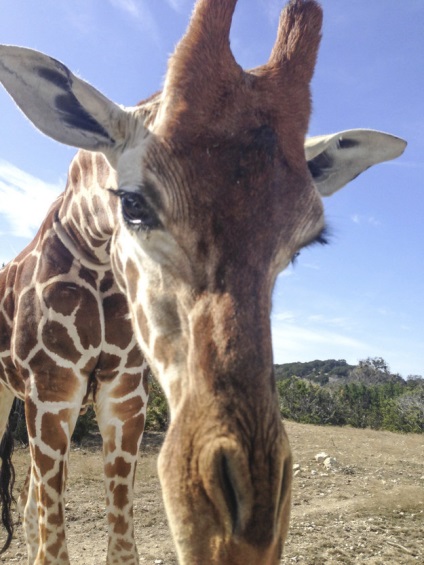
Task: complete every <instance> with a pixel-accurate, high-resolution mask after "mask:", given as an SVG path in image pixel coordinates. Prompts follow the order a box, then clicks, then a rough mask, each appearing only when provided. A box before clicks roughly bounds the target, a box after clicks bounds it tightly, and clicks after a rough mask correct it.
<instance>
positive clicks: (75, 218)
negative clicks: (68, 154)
mask: <svg viewBox="0 0 424 565" xmlns="http://www.w3.org/2000/svg"><path fill="white" fill-rule="evenodd" d="M115 187H116V176H115V172H114V171H113V169H112V168H111V167H110V166H109V164H108V163H107V161H106V159H105V158H104V157H103V156H102V155H101V154H100V153H89V152H87V151H79V152H78V153H77V155H76V156H75V158H74V159H73V161H72V163H71V166H70V168H69V175H68V182H67V186H66V190H65V192H64V194H63V197H62V201H61V204H60V206H59V208H58V210H57V213H56V214H55V220H54V223H53V229H54V230H55V232H56V234H57V236H58V237H59V239H60V241H61V242H62V244H63V245H64V246H65V247H66V248H67V249H68V250H69V251H70V252H71V254H72V255H73V256H74V257H75V258H77V259H78V260H79V261H80V262H81V264H82V265H84V266H85V267H87V268H89V269H94V270H99V269H100V270H106V269H110V245H111V238H112V234H113V226H114V224H115V222H116V220H115V214H116V206H117V201H116V197H115V196H113V195H112V194H110V195H109V194H108V191H107V189H109V188H115Z"/></svg>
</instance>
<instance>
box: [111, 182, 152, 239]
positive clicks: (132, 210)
mask: <svg viewBox="0 0 424 565" xmlns="http://www.w3.org/2000/svg"><path fill="white" fill-rule="evenodd" d="M115 193H116V194H117V195H118V196H119V198H120V199H121V206H122V215H123V217H124V220H125V222H126V223H127V224H128V225H129V226H130V227H132V228H137V229H142V230H152V229H157V228H159V227H160V225H161V224H160V221H159V219H158V217H157V215H156V213H155V212H154V211H153V210H152V207H151V206H150V205H149V204H148V203H147V202H146V200H145V199H144V197H143V195H142V194H140V193H138V192H128V191H125V190H117V191H115Z"/></svg>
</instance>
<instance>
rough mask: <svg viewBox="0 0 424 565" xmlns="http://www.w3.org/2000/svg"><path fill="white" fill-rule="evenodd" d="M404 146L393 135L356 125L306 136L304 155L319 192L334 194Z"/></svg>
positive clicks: (392, 157)
mask: <svg viewBox="0 0 424 565" xmlns="http://www.w3.org/2000/svg"><path fill="white" fill-rule="evenodd" d="M405 147H406V141H404V140H403V139H400V138H399V137H395V136H394V135H390V134H388V133H383V132H381V131H374V130H369V129H353V130H347V131H342V132H339V133H333V134H330V135H322V136H318V137H310V138H309V139H306V141H305V155H306V160H307V162H308V167H309V170H310V171H311V174H312V177H313V179H314V182H315V185H316V187H317V189H318V190H319V192H320V194H321V195H322V196H331V194H333V193H334V192H336V191H337V190H339V189H340V188H342V187H343V186H345V184H347V183H348V182H350V181H351V180H353V179H354V178H356V177H357V176H358V175H360V174H361V173H362V172H364V171H365V170H366V169H368V168H369V167H371V166H372V165H376V164H377V163H382V162H383V161H390V160H391V159H396V157H399V156H400V155H402V153H403V152H404V150H405Z"/></svg>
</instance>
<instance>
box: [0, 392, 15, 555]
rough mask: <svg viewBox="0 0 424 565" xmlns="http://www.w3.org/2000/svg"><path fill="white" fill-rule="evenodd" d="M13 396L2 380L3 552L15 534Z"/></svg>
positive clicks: (0, 498)
mask: <svg viewBox="0 0 424 565" xmlns="http://www.w3.org/2000/svg"><path fill="white" fill-rule="evenodd" d="M13 398H14V396H13V394H12V393H11V392H10V391H9V390H8V389H7V388H6V387H5V386H4V385H3V384H2V383H1V382H0V505H1V518H2V523H3V526H4V527H5V529H6V531H7V538H6V541H5V543H4V545H3V547H0V550H1V552H3V551H6V549H7V548H8V547H9V545H10V542H11V541H12V536H13V519H12V513H11V505H12V503H13V495H12V489H13V484H14V480H15V472H14V470H13V464H12V461H11V457H12V453H13V436H12V434H11V432H10V430H8V420H9V414H10V410H11V408H12V404H13Z"/></svg>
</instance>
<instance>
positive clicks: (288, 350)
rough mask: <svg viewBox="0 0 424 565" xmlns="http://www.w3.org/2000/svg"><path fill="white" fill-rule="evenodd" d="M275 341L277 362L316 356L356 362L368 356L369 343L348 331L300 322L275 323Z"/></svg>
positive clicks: (273, 340)
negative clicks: (310, 326) (309, 326)
mask: <svg viewBox="0 0 424 565" xmlns="http://www.w3.org/2000/svg"><path fill="white" fill-rule="evenodd" d="M272 342H273V349H274V359H275V362H276V363H289V362H294V361H311V360H312V359H346V360H347V361H348V362H356V361H357V360H358V359H361V358H364V357H366V356H367V355H364V352H366V351H368V345H367V344H365V343H362V342H361V341H359V340H358V339H355V338H353V337H350V336H349V335H348V334H347V333H345V332H343V333H341V332H337V331H329V330H326V329H322V328H319V327H315V328H306V327H302V326H301V325H298V324H296V325H295V324H291V323H289V322H288V323H285V322H283V323H273V324H272Z"/></svg>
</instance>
